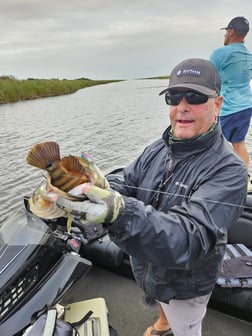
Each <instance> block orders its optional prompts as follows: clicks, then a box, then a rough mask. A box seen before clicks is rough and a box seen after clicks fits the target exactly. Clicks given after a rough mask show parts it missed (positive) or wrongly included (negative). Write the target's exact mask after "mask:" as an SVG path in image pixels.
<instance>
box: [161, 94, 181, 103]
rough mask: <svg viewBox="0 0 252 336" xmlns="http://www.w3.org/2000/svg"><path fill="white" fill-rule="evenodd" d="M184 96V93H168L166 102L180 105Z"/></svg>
mask: <svg viewBox="0 0 252 336" xmlns="http://www.w3.org/2000/svg"><path fill="white" fill-rule="evenodd" d="M183 96H184V94H183V93H172V94H170V93H166V95H165V102H166V104H167V105H178V104H179V103H180V101H181V100H182V98H183Z"/></svg>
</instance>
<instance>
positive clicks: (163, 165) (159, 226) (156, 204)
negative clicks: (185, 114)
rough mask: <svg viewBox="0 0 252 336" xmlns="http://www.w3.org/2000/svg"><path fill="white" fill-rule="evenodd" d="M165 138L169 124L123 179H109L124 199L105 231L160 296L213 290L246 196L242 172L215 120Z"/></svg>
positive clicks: (150, 292) (146, 287)
mask: <svg viewBox="0 0 252 336" xmlns="http://www.w3.org/2000/svg"><path fill="white" fill-rule="evenodd" d="M170 138H171V135H170V127H168V129H167V130H166V131H165V132H164V134H163V137H162V138H161V139H159V140H157V141H156V142H154V143H153V144H151V145H149V146H148V147H147V148H146V149H145V150H144V151H143V153H142V154H141V155H140V156H139V157H138V158H137V159H136V160H135V161H134V162H132V163H131V164H130V165H129V166H128V167H126V168H124V171H123V173H124V174H123V178H120V177H116V176H113V175H111V176H110V177H109V178H108V179H109V182H110V185H111V187H112V188H113V189H115V190H117V191H119V192H120V193H121V194H123V195H124V199H125V209H124V211H123V213H122V215H121V216H120V217H119V219H118V220H117V221H116V222H114V224H112V225H111V226H110V228H109V231H110V236H111V238H112V240H113V241H114V242H115V243H116V244H117V245H118V246H119V247H120V248H122V249H123V250H124V251H125V252H127V253H128V254H129V255H130V256H131V261H132V269H133V273H134V276H135V278H136V280H137V282H138V284H139V285H140V286H141V287H142V288H143V289H144V291H145V292H146V293H147V294H148V295H150V296H151V297H152V298H154V299H157V300H159V301H161V302H169V300H170V299H189V298H193V297H197V296H201V295H206V294H208V293H210V292H211V291H212V289H213V287H214V285H215V283H216V279H217V275H218V272H219V269H220V264H221V260H222V257H223V255H224V250H225V245H226V243H227V230H228V228H229V227H230V226H231V225H235V223H236V222H237V219H238V217H239V216H240V214H241V211H242V209H243V204H244V202H245V199H246V194H247V170H246V168H245V166H244V164H243V163H242V162H241V160H240V159H239V158H238V157H237V156H236V155H235V154H234V151H233V149H232V148H231V146H230V145H229V144H228V142H227V141H226V140H225V139H224V137H223V135H222V133H221V130H220V127H219V124H216V127H215V128H214V130H213V131H211V132H209V133H208V134H206V135H204V136H201V137H198V138H196V139H190V140H185V141H170Z"/></svg>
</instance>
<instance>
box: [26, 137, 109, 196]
mask: <svg viewBox="0 0 252 336" xmlns="http://www.w3.org/2000/svg"><path fill="white" fill-rule="evenodd" d="M26 160H27V162H28V163H29V164H30V165H32V166H35V167H37V168H40V169H43V170H46V171H47V172H48V174H49V176H50V183H51V184H52V186H55V187H57V188H59V189H60V190H62V191H64V192H68V191H69V190H71V189H73V188H74V187H76V186H78V185H80V184H82V183H85V182H91V183H92V184H95V185H97V186H98V187H100V188H108V182H107V180H106V178H105V177H104V176H103V174H102V173H101V172H100V170H99V169H98V167H97V166H96V165H95V164H94V163H93V162H92V160H90V158H89V157H88V156H87V154H85V153H82V155H81V156H72V155H69V156H66V157H63V158H61V157H60V149H59V145H58V144H57V142H54V141H48V142H44V143H40V144H37V145H35V146H34V147H33V148H32V149H31V150H30V151H29V153H28V155H27V158H26Z"/></svg>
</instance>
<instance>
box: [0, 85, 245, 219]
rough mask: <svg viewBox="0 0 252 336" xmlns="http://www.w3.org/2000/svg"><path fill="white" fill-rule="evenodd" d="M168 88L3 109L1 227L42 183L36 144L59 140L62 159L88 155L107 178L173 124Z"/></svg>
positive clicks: (85, 94) (117, 89) (107, 88)
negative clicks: (31, 158) (33, 155)
mask: <svg viewBox="0 0 252 336" xmlns="http://www.w3.org/2000/svg"><path fill="white" fill-rule="evenodd" d="M167 84H168V83H167V81H166V80H139V81H126V82H121V83H112V84H106V85H100V86H95V87H91V88H86V89H82V90H80V91H78V92H77V93H75V94H72V95H67V96H61V97H55V98H44V99H38V100H33V101H27V102H20V103H15V104H7V105H1V106H0V116H1V142H0V154H1V165H0V185H1V193H0V204H1V206H0V223H1V222H2V221H3V220H4V219H5V218H6V217H7V216H8V215H9V214H10V213H11V212H12V211H14V210H15V209H17V208H19V207H21V206H23V197H24V195H31V193H32V191H33V190H34V189H35V188H36V187H37V186H38V184H39V182H40V181H41V171H40V170H39V169H37V168H35V167H32V166H29V165H28V164H27V163H26V155H27V153H28V151H29V150H30V148H31V147H32V146H33V145H34V144H36V143H39V142H43V141H48V140H54V141H57V142H58V143H59V145H60V149H61V155H62V156H66V155H68V154H72V155H80V153H81V152H82V151H86V152H87V153H89V155H90V156H91V157H92V158H93V159H94V160H95V162H96V164H97V165H98V166H99V167H100V168H101V170H102V171H103V172H104V173H107V172H109V171H111V170H112V169H114V168H117V167H121V166H124V165H125V164H127V163H128V162H130V161H131V160H132V159H133V158H135V156H136V155H137V154H138V153H140V151H141V150H142V149H143V148H144V147H145V145H146V144H147V143H149V142H151V141H153V140H154V139H156V138H158V137H159V136H160V134H161V133H162V132H163V130H164V129H165V127H166V126H167V124H168V123H169V117H168V108H167V106H166V105H165V103H164V98H163V97H160V96H159V95H158V94H159V92H160V91H161V90H162V89H163V87H165V86H166V85H167ZM251 134H252V132H251V130H250V133H249V135H248V137H247V142H248V145H249V149H250V151H251V153H250V154H251V155H252V146H250V144H251V145H252V136H251ZM251 157H252V156H251Z"/></svg>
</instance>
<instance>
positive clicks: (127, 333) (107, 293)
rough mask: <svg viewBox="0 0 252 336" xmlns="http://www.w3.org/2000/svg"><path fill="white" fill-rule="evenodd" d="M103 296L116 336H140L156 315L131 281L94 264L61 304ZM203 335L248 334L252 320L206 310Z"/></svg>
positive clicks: (251, 331) (250, 331)
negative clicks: (246, 320)
mask: <svg viewBox="0 0 252 336" xmlns="http://www.w3.org/2000/svg"><path fill="white" fill-rule="evenodd" d="M96 297H103V298H104V299H105V301H106V305H107V308H108V313H109V314H108V320H109V324H110V325H112V326H113V327H114V328H115V329H116V330H117V333H118V336H142V335H143V332H144V330H145V329H146V327H148V326H149V325H151V324H152V323H153V322H154V321H155V320H156V318H157V317H158V307H157V305H149V304H147V303H146V302H145V299H144V294H143V292H142V290H141V289H139V288H138V286H137V284H136V283H135V281H134V280H132V279H129V278H127V277H124V276H122V275H119V274H116V273H114V272H111V271H109V270H106V269H103V268H100V267H96V266H94V267H93V268H92V269H91V271H90V272H89V273H88V274H87V275H86V276H85V277H84V278H83V279H81V281H79V282H78V283H76V284H75V286H74V288H73V289H72V291H71V292H70V293H69V294H68V295H67V296H66V297H65V299H64V301H63V303H64V304H66V303H69V302H76V301H80V300H86V299H93V298H96ZM202 335H203V336H251V335H252V323H248V322H245V321H242V320H239V319H237V318H234V317H231V316H228V315H226V314H224V313H220V312H218V311H216V310H213V309H210V308H209V309H208V311H207V315H206V317H205V319H204V322H203V334H202Z"/></svg>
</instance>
